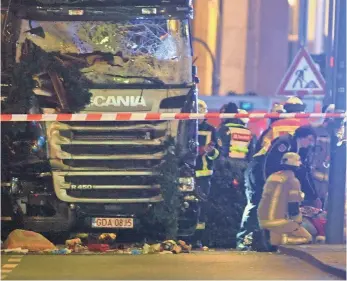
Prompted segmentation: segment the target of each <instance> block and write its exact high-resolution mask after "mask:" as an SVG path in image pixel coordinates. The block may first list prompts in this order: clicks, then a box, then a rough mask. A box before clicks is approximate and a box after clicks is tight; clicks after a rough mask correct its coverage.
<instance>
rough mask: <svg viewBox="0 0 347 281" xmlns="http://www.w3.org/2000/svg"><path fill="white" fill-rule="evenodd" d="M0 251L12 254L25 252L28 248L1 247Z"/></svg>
mask: <svg viewBox="0 0 347 281" xmlns="http://www.w3.org/2000/svg"><path fill="white" fill-rule="evenodd" d="M1 252H4V253H12V254H27V253H28V252H29V250H28V249H22V248H15V249H2V250H1Z"/></svg>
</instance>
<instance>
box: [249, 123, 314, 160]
mask: <svg viewBox="0 0 347 281" xmlns="http://www.w3.org/2000/svg"><path fill="white" fill-rule="evenodd" d="M309 124H310V123H309V122H308V120H307V119H299V118H289V119H279V120H276V121H274V122H273V123H272V124H271V125H270V126H269V128H267V129H266V130H265V131H264V132H263V134H262V135H261V136H260V138H259V140H258V142H257V145H256V154H255V155H254V156H257V155H258V153H260V154H264V153H266V151H267V150H268V149H269V147H270V145H271V142H272V141H273V140H274V139H276V138H278V137H280V136H282V135H285V134H288V133H289V134H291V135H294V133H295V130H296V129H297V128H299V127H301V126H305V125H309Z"/></svg>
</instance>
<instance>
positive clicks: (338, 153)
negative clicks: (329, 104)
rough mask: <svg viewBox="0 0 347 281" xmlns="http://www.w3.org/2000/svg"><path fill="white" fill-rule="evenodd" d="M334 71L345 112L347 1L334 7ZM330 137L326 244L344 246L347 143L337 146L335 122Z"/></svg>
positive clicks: (338, 100) (336, 96)
mask: <svg viewBox="0 0 347 281" xmlns="http://www.w3.org/2000/svg"><path fill="white" fill-rule="evenodd" d="M335 15H336V16H335V36H334V37H335V38H334V47H333V49H334V52H333V53H334V59H335V65H334V72H333V76H332V81H331V82H332V83H330V85H334V88H333V89H332V90H333V91H332V93H333V102H334V104H335V109H336V110H337V111H340V110H341V111H345V110H346V0H337V1H336V6H335ZM336 123H337V124H336V126H335V128H334V129H333V130H332V134H331V150H330V151H331V166H330V174H329V197H328V201H329V202H328V222H327V229H326V242H327V243H328V244H344V224H345V200H346V142H345V143H344V144H342V145H341V146H338V145H337V142H338V137H337V136H336V130H337V128H338V127H339V125H340V124H339V122H336Z"/></svg>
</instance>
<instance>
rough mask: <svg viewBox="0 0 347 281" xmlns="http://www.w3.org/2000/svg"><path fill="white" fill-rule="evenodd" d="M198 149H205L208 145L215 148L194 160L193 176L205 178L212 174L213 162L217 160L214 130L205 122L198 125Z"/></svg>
mask: <svg viewBox="0 0 347 281" xmlns="http://www.w3.org/2000/svg"><path fill="white" fill-rule="evenodd" d="M198 141H199V148H202V149H203V148H205V147H206V146H207V145H209V144H214V145H215V148H214V149H213V150H212V151H211V152H209V153H206V154H204V155H201V154H199V156H198V158H197V159H196V166H195V176H196V177H206V176H211V175H212V174H213V161H214V160H215V159H217V158H218V156H219V150H218V141H217V132H216V129H215V128H214V127H213V126H211V125H210V124H208V123H207V122H206V121H204V122H202V123H201V124H199V136H198Z"/></svg>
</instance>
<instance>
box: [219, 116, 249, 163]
mask: <svg viewBox="0 0 347 281" xmlns="http://www.w3.org/2000/svg"><path fill="white" fill-rule="evenodd" d="M218 136H219V139H218V144H219V146H220V147H221V154H222V155H223V156H224V157H230V158H232V159H247V160H249V158H250V156H251V154H252V153H253V150H254V149H253V145H254V138H253V136H252V132H251V131H250V130H249V129H247V128H246V127H245V126H244V125H243V124H241V123H236V122H235V123H231V122H230V123H225V124H223V125H222V126H221V128H220V129H219V132H218Z"/></svg>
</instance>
